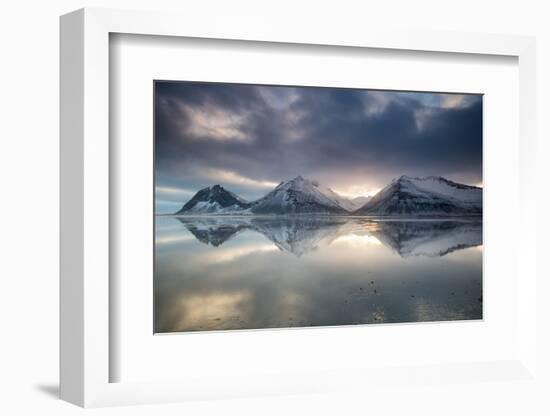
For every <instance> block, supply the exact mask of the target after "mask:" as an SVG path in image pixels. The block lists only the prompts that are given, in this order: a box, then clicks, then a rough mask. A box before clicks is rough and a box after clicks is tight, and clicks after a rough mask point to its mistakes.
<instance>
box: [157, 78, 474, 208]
mask: <svg viewBox="0 0 550 416" xmlns="http://www.w3.org/2000/svg"><path fill="white" fill-rule="evenodd" d="M155 89H156V94H155V99H156V106H155V109H156V110H155V143H156V145H155V146H156V148H155V149H156V162H157V170H156V173H157V185H160V186H167V187H175V188H182V189H184V191H183V192H185V190H187V191H195V190H197V189H198V188H200V187H201V186H207V185H210V184H213V183H218V182H219V183H222V184H225V185H226V186H227V187H228V188H229V189H232V190H234V191H235V192H237V193H241V194H242V195H243V196H247V197H249V198H253V197H255V196H258V195H261V194H264V193H265V192H266V190H269V188H270V187H271V186H272V184H273V183H278V182H280V181H281V180H284V179H289V178H291V177H293V176H296V175H298V174H301V175H304V176H309V177H315V178H317V179H319V180H321V181H323V182H325V183H326V184H327V185H329V186H332V187H334V188H335V189H336V190H338V189H343V188H345V187H346V186H347V185H358V186H359V185H361V184H365V185H368V187H371V188H373V187H382V186H383V185H385V184H386V183H387V182H388V181H389V180H391V178H393V177H397V176H400V175H402V174H408V175H417V176H421V175H440V176H445V177H448V178H450V179H454V180H457V181H462V182H467V183H478V182H481V159H482V137H481V136H482V102H481V96H476V95H456V94H436V93H400V92H391V91H388V92H384V91H367V90H349V89H332V88H299V87H298V88H292V87H269V86H248V85H233V84H201V83H180V82H157V83H156V85H155Z"/></svg>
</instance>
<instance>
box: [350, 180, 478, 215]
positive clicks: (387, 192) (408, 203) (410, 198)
mask: <svg viewBox="0 0 550 416" xmlns="http://www.w3.org/2000/svg"><path fill="white" fill-rule="evenodd" d="M482 192H483V191H482V189H481V188H477V187H475V186H469V185H463V184H460V183H456V182H452V181H450V180H448V179H445V178H441V177H434V176H428V177H425V178H411V177H408V176H401V177H400V178H398V179H394V180H393V181H392V182H391V183H390V184H389V185H388V186H386V187H385V188H384V189H382V190H381V191H380V192H378V193H377V194H376V195H375V196H374V197H372V199H370V200H369V201H368V202H367V203H366V204H365V205H363V206H362V207H361V208H360V209H358V210H357V211H355V212H354V214H356V215H480V214H481V212H482V202H483V200H482Z"/></svg>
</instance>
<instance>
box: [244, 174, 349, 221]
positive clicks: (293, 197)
mask: <svg viewBox="0 0 550 416" xmlns="http://www.w3.org/2000/svg"><path fill="white" fill-rule="evenodd" d="M342 201H343V198H342V197H340V196H339V195H338V194H336V193H335V192H333V191H332V190H331V189H330V188H326V187H324V186H322V185H320V184H319V183H318V182H316V181H311V180H309V179H304V178H302V177H301V176H298V177H296V178H294V179H292V180H290V181H287V182H281V183H280V184H279V185H278V186H277V187H276V188H275V189H274V190H273V191H271V192H269V193H268V194H267V195H266V196H264V197H263V198H260V199H259V200H257V201H255V202H253V203H252V207H251V208H250V210H251V212H253V213H255V214H308V213H309V214H345V213H347V212H348V211H347V210H346V209H345V208H344V207H343V206H342V205H341V204H342V203H343V202H342Z"/></svg>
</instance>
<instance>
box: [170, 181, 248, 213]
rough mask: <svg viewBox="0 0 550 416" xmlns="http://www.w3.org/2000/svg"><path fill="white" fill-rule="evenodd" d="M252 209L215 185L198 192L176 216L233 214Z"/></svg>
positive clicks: (232, 194)
mask: <svg viewBox="0 0 550 416" xmlns="http://www.w3.org/2000/svg"><path fill="white" fill-rule="evenodd" d="M248 208H250V203H249V202H247V201H245V200H244V199H242V198H240V197H239V196H237V195H235V194H234V193H233V192H229V191H228V190H227V189H225V188H224V187H223V186H220V185H214V186H212V187H207V188H203V189H201V190H200V191H198V192H197V193H196V194H195V195H194V196H193V198H191V199H190V200H189V202H187V203H186V204H185V205H184V206H183V207H182V208H181V209H180V210H179V211H178V212H176V215H182V214H231V213H239V212H242V211H244V210H247V209H248Z"/></svg>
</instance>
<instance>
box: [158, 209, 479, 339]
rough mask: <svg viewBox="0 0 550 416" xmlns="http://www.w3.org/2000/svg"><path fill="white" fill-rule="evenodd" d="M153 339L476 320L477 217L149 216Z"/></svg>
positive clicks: (477, 301) (477, 313) (477, 314)
mask: <svg viewBox="0 0 550 416" xmlns="http://www.w3.org/2000/svg"><path fill="white" fill-rule="evenodd" d="M155 238H156V241H155V250H156V252H155V277H154V279H155V332H184V331H206V330H229V329H251V328H281V327H304V326H320V325H351V324H370V323H383V322H394V323H395V322H422V321H449V320H464V319H481V318H482V254H483V253H482V227H481V222H480V221H479V220H472V219H453V220H449V221H441V220H414V221H411V220H406V221H405V220H381V219H378V220H377V219H368V218H350V217H319V218H308V219H306V218H296V217H294V218H292V217H286V218H273V217H272V218H267V217H263V218H262V217H252V218H246V217H244V218H243V217H179V218H176V217H162V216H159V217H157V218H156V236H155Z"/></svg>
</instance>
